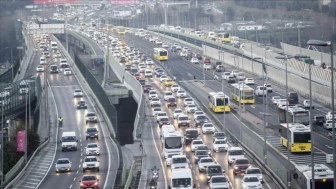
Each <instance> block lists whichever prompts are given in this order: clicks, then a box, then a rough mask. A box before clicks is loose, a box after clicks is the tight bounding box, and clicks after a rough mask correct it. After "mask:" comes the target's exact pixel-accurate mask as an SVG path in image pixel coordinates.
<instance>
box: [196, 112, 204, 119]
mask: <svg viewBox="0 0 336 189" xmlns="http://www.w3.org/2000/svg"><path fill="white" fill-rule="evenodd" d="M198 115H205V114H204V112H203V111H195V113H194V115H193V117H194V118H195V117H196V116H198Z"/></svg>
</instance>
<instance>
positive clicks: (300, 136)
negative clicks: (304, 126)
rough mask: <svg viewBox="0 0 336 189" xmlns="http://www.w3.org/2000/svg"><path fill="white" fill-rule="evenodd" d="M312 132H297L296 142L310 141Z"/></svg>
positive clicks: (295, 135) (295, 134)
mask: <svg viewBox="0 0 336 189" xmlns="http://www.w3.org/2000/svg"><path fill="white" fill-rule="evenodd" d="M310 142H311V140H310V132H304V133H303V132H300V133H299V132H295V133H294V143H310Z"/></svg>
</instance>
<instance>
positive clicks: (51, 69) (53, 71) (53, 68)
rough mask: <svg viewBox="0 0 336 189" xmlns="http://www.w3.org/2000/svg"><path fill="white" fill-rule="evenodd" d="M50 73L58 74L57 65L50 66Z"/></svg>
mask: <svg viewBox="0 0 336 189" xmlns="http://www.w3.org/2000/svg"><path fill="white" fill-rule="evenodd" d="M50 73H58V67H57V65H51V66H50Z"/></svg>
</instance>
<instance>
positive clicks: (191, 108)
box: [185, 104, 197, 113]
mask: <svg viewBox="0 0 336 189" xmlns="http://www.w3.org/2000/svg"><path fill="white" fill-rule="evenodd" d="M196 110H197V106H196V105H195V104H190V105H188V106H186V107H185V112H186V113H194V112H195V111H196Z"/></svg>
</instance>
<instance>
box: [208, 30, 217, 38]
mask: <svg viewBox="0 0 336 189" xmlns="http://www.w3.org/2000/svg"><path fill="white" fill-rule="evenodd" d="M215 37H216V33H215V32H212V31H211V32H209V33H208V38H209V39H213V38H215Z"/></svg>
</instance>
